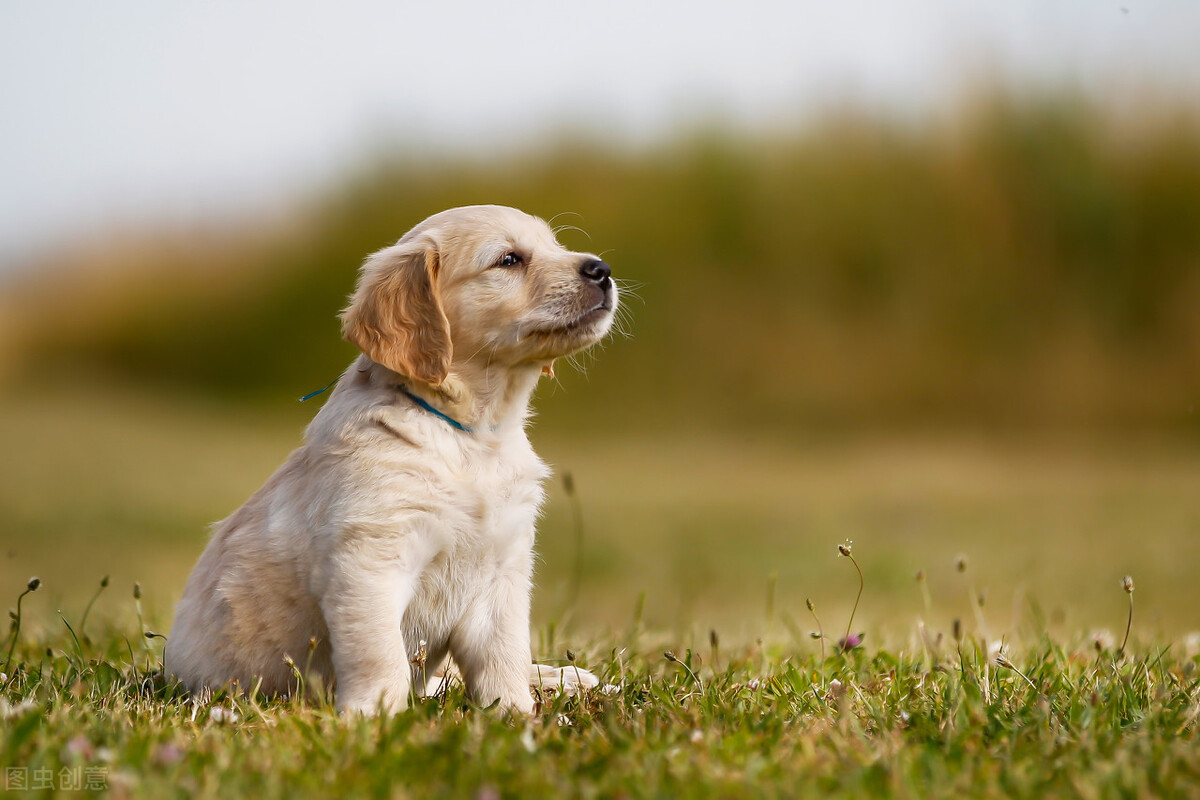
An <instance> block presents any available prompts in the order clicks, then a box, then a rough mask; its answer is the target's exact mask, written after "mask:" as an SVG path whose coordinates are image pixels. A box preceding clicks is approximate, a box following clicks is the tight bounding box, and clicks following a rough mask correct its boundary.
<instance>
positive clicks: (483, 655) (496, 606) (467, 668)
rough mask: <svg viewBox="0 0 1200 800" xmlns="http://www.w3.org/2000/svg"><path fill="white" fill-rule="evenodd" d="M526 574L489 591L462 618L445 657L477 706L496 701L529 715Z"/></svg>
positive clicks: (527, 593)
mask: <svg viewBox="0 0 1200 800" xmlns="http://www.w3.org/2000/svg"><path fill="white" fill-rule="evenodd" d="M530 588H531V587H530V582H529V570H528V568H526V569H525V570H524V574H518V575H510V576H506V577H504V578H502V579H500V581H499V582H498V583H496V584H493V585H491V586H489V587H488V588H487V589H486V590H485V591H484V592H482V593H481V594H480V596H479V597H477V598H476V599H475V600H474V601H473V603H472V604H471V607H470V608H469V609H468V610H467V613H466V614H464V615H463V618H462V620H461V622H459V624H458V627H456V628H455V630H454V633H453V634H452V636H451V639H450V655H451V657H452V658H453V659H454V663H456V664H457V665H458V667H459V669H460V670H462V675H463V683H465V684H466V687H467V693H468V694H469V695H470V696H471V697H472V698H473V699H474V700H475V701H476V702H478V703H481V704H483V705H485V706H486V705H491V704H492V703H494V702H496V701H497V700H498V701H500V706H501V707H502V708H505V709H509V710H512V711H517V712H520V713H523V714H529V713H532V711H533V695H532V694H530V691H529V652H530V650H529V592H530Z"/></svg>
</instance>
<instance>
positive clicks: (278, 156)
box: [0, 0, 1200, 269]
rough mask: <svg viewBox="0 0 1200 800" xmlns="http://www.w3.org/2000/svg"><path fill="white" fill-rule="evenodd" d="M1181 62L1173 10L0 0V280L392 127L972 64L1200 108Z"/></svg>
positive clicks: (766, 108)
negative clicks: (67, 242)
mask: <svg viewBox="0 0 1200 800" xmlns="http://www.w3.org/2000/svg"><path fill="white" fill-rule="evenodd" d="M1197 52H1200V2H1194V0H1177V1H1176V2H1168V1H1167V0H1162V1H1161V2H1140V1H1139V0H1125V1H1124V2H1121V1H1120V0H1117V1H1114V2H1109V1H1108V0H1075V1H1074V2H1068V1H1067V0H960V1H959V2H952V1H951V0H922V1H920V2H899V1H897V2H829V0H826V2H819V3H818V2H801V1H800V0H791V2H785V1H784V0H775V1H769V0H735V1H733V2H724V3H714V2H707V1H706V0H692V1H691V2H659V1H658V0H605V2H589V3H575V2H571V1H570V0H554V1H553V2H552V1H551V0H531V1H530V2H512V3H509V2H503V0H466V1H465V2H448V1H444V2H439V1H438V0H425V1H424V2H387V1H386V0H377V1H372V0H339V2H336V3H334V2H328V0H324V1H323V2H322V1H319V0H287V2H282V1H281V2H258V1H256V0H219V1H209V0H191V2H182V0H128V1H125V2H122V1H121V0H106V1H105V2H96V1H95V0H80V1H79V2H58V1H57V0H0V269H2V268H3V267H4V265H6V264H12V263H15V262H16V261H17V257H18V256H22V255H24V254H27V253H28V252H30V251H31V249H34V248H37V247H40V246H42V245H44V244H46V243H53V242H55V241H61V240H63V239H65V238H69V237H71V236H73V235H75V234H78V233H79V232H81V231H86V230H89V229H95V228H97V227H99V226H102V225H105V224H110V223H114V222H130V221H134V220H137V219H138V218H140V217H141V216H143V215H154V216H157V217H166V218H174V219H184V220H186V219H188V218H191V217H195V216H197V215H202V214H206V213H212V212H213V211H214V210H219V211H225V212H230V211H236V210H238V209H241V208H245V207H252V206H253V205H254V204H257V203H264V202H267V201H269V200H271V199H274V198H284V199H286V197H287V196H288V195H289V193H297V192H301V191H302V190H303V188H304V187H305V186H309V185H311V184H312V183H313V182H314V181H316V180H319V179H321V178H322V177H328V176H331V175H335V174H336V173H337V172H338V171H339V170H340V169H343V168H345V166H346V165H348V164H351V163H353V162H354V161H355V159H356V157H357V156H358V155H360V154H361V153H362V150H363V147H364V146H366V145H368V144H372V143H374V144H378V143H379V142H380V141H385V140H388V139H390V138H393V137H394V138H395V139H396V140H397V141H401V140H402V141H404V142H406V143H408V144H409V145H410V146H415V145H416V144H419V143H420V142H426V143H433V144H436V145H437V146H439V147H452V148H476V147H480V146H485V145H494V144H497V143H500V144H505V143H517V142H521V141H525V140H528V139H530V138H532V137H535V136H537V135H538V133H539V132H540V131H545V130H547V129H551V128H553V127H555V126H559V125H562V124H566V123H570V124H574V125H588V126H592V127H594V128H595V129H596V130H597V131H599V132H600V135H601V136H604V135H612V136H615V137H621V138H625V139H628V138H631V137H635V138H636V137H645V136H654V135H661V134H663V133H666V132H669V130H670V126H671V125H673V124H678V123H679V121H680V120H682V119H686V118H687V117H688V115H689V114H695V113H697V112H698V110H699V109H706V108H719V109H720V110H721V111H722V112H723V113H725V114H727V115H729V116H731V117H733V118H734V119H738V120H742V121H745V122H747V123H750V124H754V123H758V122H766V121H779V120H784V121H795V120H798V119H799V120H802V119H803V118H804V115H805V114H806V113H811V112H812V111H813V110H814V109H818V108H821V107H824V106H828V105H829V104H831V103H836V102H839V101H841V100H844V99H851V100H853V101H855V102H858V103H860V104H869V105H873V106H882V107H886V108H889V109H894V110H896V111H898V112H900V113H906V112H909V111H916V112H918V113H921V112H923V111H927V110H929V109H931V108H936V107H938V105H939V104H941V103H944V102H946V100H947V98H948V97H950V96H952V95H953V93H954V92H956V91H957V90H960V89H962V88H963V86H964V84H965V83H967V82H969V81H972V80H977V79H978V78H979V77H980V76H981V75H983V74H985V73H987V72H988V71H989V70H999V71H1001V72H1002V73H1003V74H1005V75H1007V76H1010V77H1014V78H1017V79H1019V80H1020V81H1026V82H1045V81H1057V82H1063V83H1067V84H1070V85H1079V86H1082V87H1083V88H1085V89H1087V90H1089V91H1093V92H1097V93H1102V94H1112V93H1117V94H1119V93H1121V92H1134V91H1139V90H1141V88H1142V87H1144V86H1145V85H1146V83H1147V82H1152V83H1153V84H1154V85H1155V86H1156V90H1157V91H1159V92H1161V93H1170V94H1178V95H1179V96H1180V97H1184V98H1188V99H1189V100H1190V101H1191V102H1197V103H1200V56H1197V55H1196V54H1197Z"/></svg>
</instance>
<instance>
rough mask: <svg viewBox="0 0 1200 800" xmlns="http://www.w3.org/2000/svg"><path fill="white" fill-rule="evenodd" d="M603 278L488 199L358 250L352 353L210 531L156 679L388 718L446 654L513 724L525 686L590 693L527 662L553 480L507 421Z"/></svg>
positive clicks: (613, 299) (526, 695) (349, 320)
mask: <svg viewBox="0 0 1200 800" xmlns="http://www.w3.org/2000/svg"><path fill="white" fill-rule="evenodd" d="M610 273H611V270H610V268H609V265H608V264H606V263H605V262H603V261H601V260H600V259H599V258H597V257H596V256H594V255H590V254H586V253H574V252H570V251H568V250H566V249H565V248H564V247H562V245H560V244H559V243H558V242H557V241H556V239H555V237H554V233H553V231H552V230H551V229H550V227H549V226H548V225H547V224H546V223H545V222H543V221H542V220H540V219H537V218H535V217H532V216H529V215H527V214H525V213H523V212H521V211H517V210H516V209H512V208H505V207H502V206H470V207H465V208H456V209H452V210H450V211H444V212H442V213H440V214H435V215H434V216H432V217H430V218H429V219H427V220H425V221H424V222H422V223H420V224H419V225H417V226H416V227H415V228H413V229H412V230H411V231H409V232H408V233H407V234H405V235H404V237H403V238H402V239H400V241H399V242H398V243H396V244H395V245H393V246H391V247H388V248H386V249H384V250H381V251H380V252H378V253H376V254H374V255H373V256H371V257H370V258H368V259H367V260H366V263H365V264H363V266H362V270H361V273H360V275H359V279H358V285H357V288H356V290H355V292H354V295H353V296H352V297H351V300H350V305H349V307H348V308H347V309H346V310H345V311H344V312H343V313H342V332H343V335H344V336H345V337H346V338H347V339H348V340H350V341H351V342H353V343H354V344H355V345H357V346H358V348H359V349H360V350H361V351H362V355H360V356H359V357H358V359H357V360H356V361H355V362H354V363H353V364H351V366H350V367H349V369H347V370H346V372H345V374H343V375H342V377H341V378H340V379H339V381H338V382H337V386H336V388H335V389H334V390H333V393H332V394H331V395H330V397H329V399H328V400H327V401H326V403H325V406H324V407H323V408H322V409H321V411H320V413H318V414H317V416H316V417H315V418H314V419H313V421H312V423H311V424H310V425H309V426H308V430H307V431H306V434H305V442H306V443H305V444H304V446H302V447H301V448H299V449H298V450H296V451H295V452H294V453H292V455H291V457H290V458H289V459H288V460H287V462H286V463H285V464H284V465H283V466H282V467H281V468H280V469H279V471H277V472H276V473H275V474H274V475H273V476H272V477H271V478H270V479H269V480H268V481H267V483H266V485H265V486H263V487H262V488H261V489H259V490H258V492H257V493H256V494H254V495H253V496H252V497H251V498H250V499H249V501H247V502H246V504H245V505H243V506H242V507H241V508H240V509H238V510H237V511H236V512H234V514H233V516H231V517H229V518H228V519H226V520H224V521H223V522H220V523H218V524H217V525H216V526H215V528H214V533H213V536H212V539H211V541H210V542H209V544H208V547H207V548H206V549H205V551H204V553H203V555H202V556H201V557H200V561H199V563H197V565H196V567H195V569H194V570H193V571H192V574H191V577H190V578H189V579H188V583H187V588H186V589H185V591H184V595H183V599H182V600H181V601H180V603H179V607H178V609H177V612H176V616H175V624H174V626H173V628H172V630H171V636H170V641H169V644H168V646H167V649H166V655H165V660H166V669H167V671H168V672H169V673H171V674H173V675H174V676H176V677H177V678H178V679H179V680H180V681H181V682H182V683H183V685H184V686H186V687H187V688H188V689H190V690H193V691H197V690H202V689H206V688H217V687H221V686H225V685H227V684H238V685H240V686H241V687H242V688H243V689H248V688H250V687H253V686H254V685H255V684H256V683H258V682H259V681H261V683H260V684H259V686H260V690H261V691H263V692H266V693H269V694H286V693H288V692H292V691H294V690H296V689H297V687H298V680H297V678H296V673H297V672H298V671H300V670H301V669H303V670H304V671H306V672H307V673H308V674H309V675H310V676H312V677H313V678H314V679H317V680H320V681H321V682H322V683H324V685H327V686H334V687H335V689H334V691H335V697H336V702H337V706H338V708H339V710H341V711H342V712H364V713H373V712H376V711H378V710H384V711H387V712H394V711H398V710H401V709H403V708H405V707H406V706H407V704H408V702H409V696H410V692H415V693H421V692H423V691H424V680H423V678H424V677H425V676H426V675H428V674H432V673H433V672H434V670H435V669H436V668H437V667H438V666H439V665H441V664H443V663H444V662H445V660H446V658H447V656H449V657H451V658H453V660H454V663H455V664H456V665H457V667H458V669H459V671H460V672H461V675H462V678H463V681H464V683H465V685H466V688H467V691H468V693H469V694H470V696H471V697H472V698H473V699H474V700H475V701H477V702H479V703H481V704H484V705H489V704H491V703H493V702H496V701H499V704H500V705H501V706H502V707H504V708H506V709H511V710H515V711H519V712H525V713H528V712H531V711H532V709H533V698H532V695H531V693H530V685H531V684H535V685H536V684H539V683H541V684H552V685H558V684H559V683H562V682H566V683H571V682H580V683H583V684H586V685H595V684H596V683H597V681H596V679H595V677H594V676H592V675H591V674H589V673H587V672H586V671H583V670H576V669H575V668H573V667H570V668H565V669H561V670H558V669H554V668H552V667H545V666H539V665H536V664H531V662H530V639H529V602H530V591H531V588H532V587H531V573H532V567H533V542H534V522H535V520H536V518H537V516H538V512H539V507H540V505H541V503H542V500H543V491H542V488H541V483H542V481H543V480H544V479H545V478H546V477H547V475H548V474H549V470H548V468H547V467H546V465H545V464H543V463H542V462H541V461H540V460H539V459H538V457H537V456H536V455H535V454H534V452H533V449H532V448H531V447H530V444H529V440H528V438H527V437H526V435H525V423H526V420H527V417H528V415H529V398H530V395H531V393H532V392H533V389H534V386H535V385H536V384H537V382H538V378H539V376H540V375H541V374H542V373H543V372H549V371H550V368H551V365H552V364H553V362H554V359H556V358H560V357H562V356H567V355H570V354H572V353H576V352H578V351H580V350H583V349H584V348H586V347H588V346H590V345H592V344H594V343H595V342H597V341H599V340H600V339H601V338H602V337H603V336H604V335H605V334H606V333H607V332H608V330H609V328H610V326H611V325H612V322H613V314H614V311H615V309H616V308H617V288H616V286H615V285H614V284H613V281H612V278H611V275H610ZM289 662H290V663H289ZM293 664H294V665H296V666H295V668H293V666H292V665H293ZM414 679H416V680H414Z"/></svg>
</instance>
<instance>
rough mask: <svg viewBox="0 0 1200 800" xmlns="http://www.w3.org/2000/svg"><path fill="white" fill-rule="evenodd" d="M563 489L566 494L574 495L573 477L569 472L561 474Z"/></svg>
mask: <svg viewBox="0 0 1200 800" xmlns="http://www.w3.org/2000/svg"><path fill="white" fill-rule="evenodd" d="M563 489H566V491H567V494H575V476H574V475H572V474H571V473H569V472H564V473H563Z"/></svg>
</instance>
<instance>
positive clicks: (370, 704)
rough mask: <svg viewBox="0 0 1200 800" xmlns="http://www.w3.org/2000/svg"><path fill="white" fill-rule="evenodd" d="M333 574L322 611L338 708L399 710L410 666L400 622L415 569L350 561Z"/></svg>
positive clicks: (365, 711) (406, 690) (405, 699)
mask: <svg viewBox="0 0 1200 800" xmlns="http://www.w3.org/2000/svg"><path fill="white" fill-rule="evenodd" d="M335 574H336V577H335V578H334V579H333V581H332V582H331V585H330V586H329V587H328V588H327V590H326V592H325V596H324V598H323V599H322V601H321V610H322V612H323V613H324V615H325V621H326V624H327V625H328V627H329V641H330V644H331V645H332V648H333V671H334V675H335V676H336V678H337V689H336V695H335V696H336V700H337V708H338V711H340V712H341V713H343V714H346V713H362V714H375V713H377V712H379V711H380V710H383V711H384V712H385V713H394V712H397V711H403V710H404V709H405V708H407V707H408V704H409V692H410V691H411V688H412V665H411V664H410V663H409V658H408V651H407V649H406V648H405V644H404V635H403V633H402V632H401V621H402V620H403V618H404V610H405V609H406V608H407V607H408V604H409V602H410V601H411V600H412V597H413V594H414V593H415V590H416V572H415V571H412V572H411V573H410V571H402V570H399V569H396V568H395V567H394V565H392V567H391V568H380V567H379V565H373V566H366V565H363V564H354V565H353V566H350V565H347V566H346V567H345V568H342V569H339V570H337V571H336V573H335Z"/></svg>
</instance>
